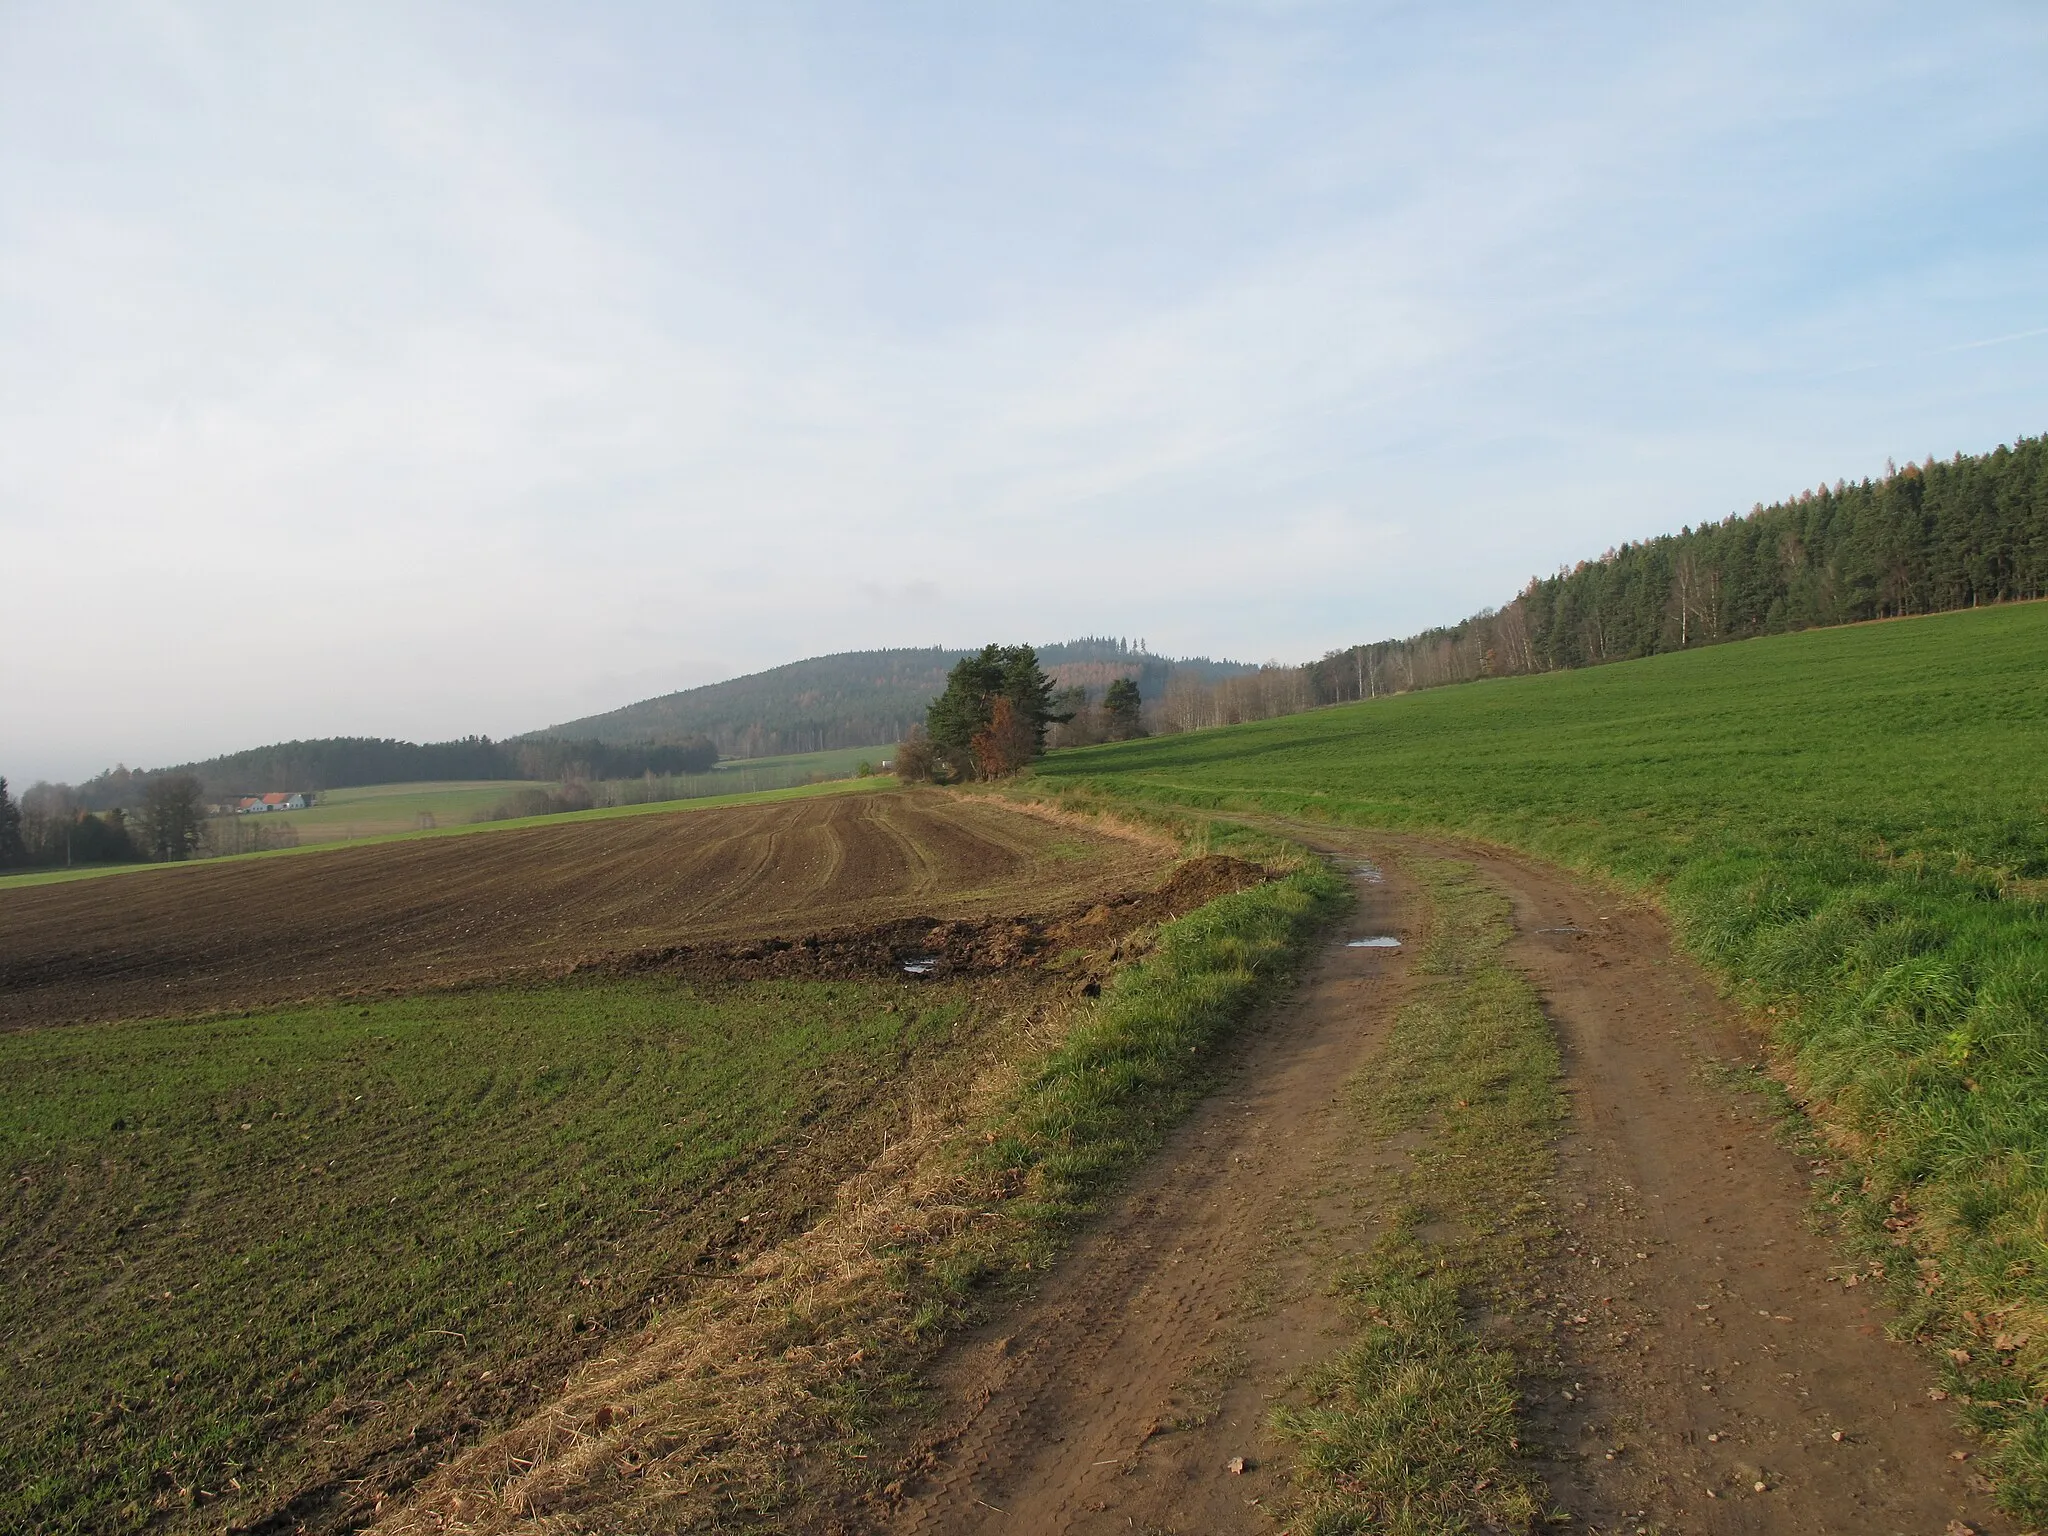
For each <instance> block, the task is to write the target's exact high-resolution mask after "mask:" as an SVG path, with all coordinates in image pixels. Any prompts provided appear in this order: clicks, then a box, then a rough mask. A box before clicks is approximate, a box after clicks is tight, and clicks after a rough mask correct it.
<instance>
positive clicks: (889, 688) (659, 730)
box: [534, 636, 1257, 757]
mask: <svg viewBox="0 0 2048 1536" xmlns="http://www.w3.org/2000/svg"><path fill="white" fill-rule="evenodd" d="M966 654H967V652H966V651H965V650H949V649H946V648H945V647H943V646H921V647H916V648H910V649H903V650H887V651H841V652H839V653H838V654H836V655H832V656H813V657H811V658H810V659H809V660H807V661H792V662H790V663H788V664H787V665H785V666H780V667H771V668H770V669H769V670H768V671H766V672H754V673H750V674H749V675H747V676H745V677H735V678H732V679H729V680H728V681H726V682H722V683H707V684H706V685H705V686H703V687H701V688H686V689H684V690H682V691H681V692H679V693H669V694H663V695H662V696H661V697H660V698H658V699H643V700H642V701H641V702H640V703H638V704H628V705H627V706H626V707H625V708H623V709H614V710H610V711H608V712H607V713H605V714H601V715H589V716H586V717H584V718H583V719H581V720H569V721H565V722H563V723H562V724H560V725H553V726H550V727H548V729H547V730H545V731H539V732H535V733H534V734H535V735H536V736H558V737H572V738H574V739H576V740H579V741H602V742H629V741H630V742H647V741H653V742H664V741H678V740H683V739H686V738H690V737H697V736H702V737H707V738H709V739H710V740H711V741H712V743H714V744H715V745H716V746H717V748H718V753H719V756H721V757H773V756H776V755H778V754H781V753H784V752H822V751H826V750H829V749H831V748H833V747H873V746H882V745H885V744H887V743H890V742H894V741H900V740H902V738H903V736H904V735H905V733H907V732H908V731H909V729H910V727H911V726H912V725H913V724H916V723H917V722H919V721H921V720H923V719H924V712H925V706H926V705H928V704H930V703H931V701H932V700H933V698H935V697H936V696H937V695H938V694H939V692H940V691H941V690H942V689H943V688H944V687H945V686H946V673H947V672H948V671H949V670H951V668H952V666H953V663H955V662H956V661H958V660H959V659H960V658H961V657H963V656H965V655H966ZM1038 658H1039V660H1040V661H1041V662H1042V663H1043V664H1044V666H1045V669H1046V671H1047V672H1049V673H1051V674H1052V676H1053V678H1054V680H1055V681H1057V682H1059V683H1061V684H1079V685H1081V686H1083V687H1085V688H1087V689H1088V690H1089V691H1090V692H1091V693H1094V694H1097V695H1099V694H1100V693H1101V692H1102V690H1103V689H1104V688H1106V687H1108V686H1109V684H1110V683H1111V682H1113V681H1114V680H1115V679H1117V678H1119V677H1135V678H1136V679H1137V680H1138V688H1139V690H1140V692H1142V693H1143V694H1144V695H1145V697H1146V698H1148V699H1152V698H1157V697H1159V696H1160V695H1161V694H1162V693H1164V692H1165V689H1166V680H1167V679H1168V678H1169V677H1170V676H1172V675H1174V674H1175V673H1183V674H1186V675H1189V676H1193V677H1196V678H1199V679H1200V680H1201V681H1203V682H1205V683H1207V682H1215V681H1217V680H1219V679H1221V678H1226V677H1236V676H1238V675H1239V674H1241V673H1246V672H1252V671H1255V670H1257V669H1256V668H1254V667H1250V666H1246V665H1245V664H1243V663H1241V662H1234V661H1211V660H1209V659H1208V658H1207V657H1205V656H1197V657H1189V658H1185V659H1180V660H1176V659H1174V658H1171V657H1166V656H1155V655H1153V654H1152V653H1151V652H1149V651H1147V650H1145V649H1144V647H1143V643H1142V642H1140V643H1139V644H1138V645H1133V644H1131V642H1129V641H1128V640H1116V639H1109V638H1103V637H1097V636H1089V637H1085V638H1083V639H1079V640H1068V641H1064V642H1062V643H1060V644H1058V645H1047V646H1041V647H1039V651H1038Z"/></svg>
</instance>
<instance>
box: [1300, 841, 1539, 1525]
mask: <svg viewBox="0 0 2048 1536" xmlns="http://www.w3.org/2000/svg"><path fill="white" fill-rule="evenodd" d="M1413 872H1414V873H1415V874H1416V876H1417V877H1418V880H1419V882H1420V884H1421V885H1422V887H1423V889H1424V890H1425V891H1426V892H1427V893H1428V896H1429V900H1430V907H1431V915H1430V921H1429V929H1428V935H1429V936H1428V939H1427V941H1426V943H1425V945H1424V947H1423V951H1422V954H1421V957H1420V971H1421V974H1422V977H1423V978H1424V979H1423V981H1422V983H1421V985H1420V986H1419V988H1418V990H1417V993H1416V995H1415V996H1414V997H1413V999H1412V1000H1411V1001H1410V1002H1409V1003H1408V1004H1407V1005H1406V1006H1405V1007H1404V1008H1403V1009H1402V1010H1401V1012H1400V1013H1399V1015H1398V1016H1397V1017H1396V1019H1395V1021H1394V1025H1393V1028H1392V1031H1391V1033H1390V1035H1389V1037H1388V1040H1387V1043H1386V1045H1385V1047H1384V1048H1383V1049H1382V1050H1381V1051H1380V1052H1379V1053H1377V1055H1376V1056H1375V1059H1374V1060H1373V1061H1372V1063H1371V1064H1370V1065H1369V1066H1368V1067H1367V1068H1366V1069H1365V1071H1364V1072H1363V1073H1362V1074H1361V1075H1360V1077H1359V1078H1358V1079H1357V1080H1356V1081H1355V1082H1354V1083H1353V1085H1352V1090H1351V1098H1352V1102H1353V1104H1354V1105H1355V1106H1356V1107H1357V1110H1358V1113H1359V1115H1360V1118H1361V1121H1362V1122H1363V1127H1364V1129H1365V1132H1366V1133H1367V1134H1369V1135H1371V1136H1372V1137H1374V1138H1375V1139H1378V1140H1380V1141H1386V1140H1389V1139H1391V1138H1393V1137H1396V1136H1404V1137H1406V1138H1408V1139H1409V1142H1410V1147H1409V1157H1410V1160H1409V1164H1408V1167H1407V1169H1406V1170H1405V1172H1404V1174H1403V1178H1402V1189H1401V1191H1400V1194H1399V1196H1398V1198H1397V1199H1396V1200H1395V1202H1394V1205H1393V1208H1392V1210H1391V1211H1390V1214H1389V1217H1388V1220H1387V1222H1386V1225H1385V1227H1384V1228H1383V1230H1382V1232H1381V1234H1380V1236H1379V1238H1378V1240H1377V1241H1376V1243H1375V1244H1374V1246H1373V1248H1372V1250H1371V1251H1370V1252H1369V1253H1368V1254H1366V1255H1365V1256H1364V1257H1363V1258H1361V1259H1359V1260H1357V1261H1355V1262H1354V1263H1352V1264H1350V1265H1348V1266H1347V1267H1345V1268H1344V1269H1343V1270H1342V1271H1341V1272H1340V1273H1339V1275H1338V1276H1337V1280H1336V1290H1337V1294H1338V1295H1339V1296H1340V1297H1341V1299H1342V1300H1343V1302H1344V1305H1345V1307H1346V1310H1347V1312H1348V1313H1349V1315H1350V1316H1351V1318H1352V1319H1353V1321H1354V1322H1355V1324H1356V1326H1357V1329H1358V1332H1357V1335H1356V1337H1355V1338H1354V1339H1353V1340H1352V1341H1351V1342H1350V1343H1349V1344H1348V1345H1346V1347H1345V1348H1344V1349H1343V1350H1341V1351H1340V1352H1339V1353H1338V1354H1337V1355H1336V1356H1335V1357H1334V1358H1332V1359H1330V1360H1328V1361H1326V1362H1324V1363H1323V1364H1322V1365H1320V1366H1318V1367H1316V1368H1315V1369H1314V1370H1312V1371H1311V1372H1310V1373H1309V1375H1308V1378H1307V1382H1306V1389H1307V1394H1308V1402H1307V1403H1306V1404H1305V1405H1303V1406H1291V1407H1287V1408H1283V1409H1281V1410H1279V1411H1277V1412H1276V1413H1275V1415H1274V1426H1275V1428H1276V1429H1277V1430H1278V1431H1279V1432H1280V1433H1281V1435H1282V1436H1283V1437H1284V1438H1286V1439H1287V1440H1289V1441H1290V1442H1292V1444H1293V1446H1294V1448H1295V1452H1296V1457H1297V1462H1296V1469H1297V1471H1296V1495H1297V1501H1298V1507H1297V1508H1296V1510H1295V1511H1294V1512H1293V1513H1294V1514H1295V1515H1296V1516H1297V1518H1298V1521H1299V1523H1298V1524H1297V1525H1296V1526H1295V1529H1297V1530H1300V1531H1303V1532H1310V1533H1315V1536H1340V1533H1343V1536H1348V1533H1353V1532H1368V1531H1369V1532H1376V1533H1377V1532H1385V1533H1391V1536H1438V1533H1451V1532H1464V1531H1470V1530H1474V1529H1484V1530H1520V1529H1527V1528H1528V1527H1529V1526H1531V1525H1532V1524H1534V1523H1535V1521H1536V1520H1537V1518H1538V1516H1539V1514H1540V1513H1541V1504H1542V1492H1543V1488H1542V1484H1541V1483H1540V1482H1539V1481H1538V1480H1537V1479H1536V1478H1535V1477H1533V1476H1532V1475H1531V1474H1530V1473H1529V1472H1528V1471H1527V1470H1526V1468H1525V1467H1524V1466H1522V1465H1521V1460H1522V1458H1521V1456H1520V1455H1519V1449H1520V1447H1519V1435H1518V1431H1517V1404H1518V1401H1519V1397H1520V1378H1521V1376H1522V1374H1523V1365H1522V1363H1521V1362H1520V1361H1519V1360H1518V1352H1517V1349H1516V1347H1515V1346H1516V1343H1517V1341H1518V1339H1519V1336H1520V1335H1521V1333H1522V1332H1523V1331H1525V1329H1526V1328H1527V1327H1528V1326H1530V1325H1529V1324H1527V1322H1526V1320H1525V1318H1524V1316H1523V1303H1522V1301H1521V1299H1520V1298H1521V1297H1522V1296H1523V1295H1524V1294H1526V1293H1527V1292H1528V1291H1529V1290H1530V1289H1531V1288H1532V1286H1533V1281H1532V1279H1531V1277H1532V1276H1533V1275H1534V1272H1535V1265H1536V1263H1537V1260H1538V1259H1539V1258H1540V1256H1541V1255H1542V1253H1543V1252H1544V1251H1545V1250H1546V1248H1547V1246H1548V1245H1549V1244H1550V1242H1551V1241H1552V1240H1553V1236H1554V1229H1553V1228H1552V1226H1551V1223H1550V1221H1549V1218H1548V1215H1547V1206H1546V1203H1545V1199H1544V1195H1543V1185H1544V1184H1545V1182H1546V1181H1547V1180H1548V1179H1549V1177H1550V1176H1551V1174H1552V1171H1553V1165H1554V1161H1555V1158H1554V1153H1553V1150H1552V1148H1553V1143H1554V1141H1555V1138H1556V1135H1557V1133H1558V1131H1559V1129H1560V1127H1561V1126H1562V1124H1563V1121H1564V1116H1565V1105H1564V1101H1563V1096H1562V1094H1561V1092H1560V1090H1559V1086H1558V1078H1559V1070H1560V1068H1559V1061H1558V1055H1557V1046H1556V1042H1555V1041H1554V1040H1553V1038H1552V1036H1551V1032H1550V1028H1549V1025H1548V1023H1547V1022H1546V1021H1545V1020H1544V1018H1543V1013H1542V1009H1541V1007H1540V1006H1539V1004H1538V1002H1537V998H1536V994H1535V991H1534V989H1533V988H1532V987H1531V986H1530V985H1529V983H1528V982H1527V981H1526V980H1525V979H1523V978H1522V977H1521V976H1520V975H1519V974H1517V973H1516V972H1514V971H1512V970H1511V969H1509V968H1508V967H1507V966H1505V965H1504V964H1503V963H1502V962H1501V959H1500V951H1501V949H1502V947H1503V946H1504V945H1505V944H1506V943H1507V941H1508V939H1509V938H1510V936H1511V935H1512V932H1513V929H1512V925H1511V922H1510V915H1509V908H1508V903H1507V901H1506V899H1505V898H1504V897H1502V896H1501V895H1500V894H1499V893H1498V892H1496V891H1494V890H1492V889H1491V888H1490V887H1488V886H1486V885H1485V884H1483V883H1482V882H1481V881H1480V880H1479V878H1478V877H1477V876H1476V875H1475V874H1474V873H1473V872H1472V870H1471V869H1470V867H1469V866H1467V865H1463V864H1459V863H1455V862H1451V861H1444V860H1422V861H1416V863H1415V864H1414V865H1413ZM1533 1348H1534V1346H1533V1344H1532V1346H1531V1349H1532V1353H1533Z"/></svg>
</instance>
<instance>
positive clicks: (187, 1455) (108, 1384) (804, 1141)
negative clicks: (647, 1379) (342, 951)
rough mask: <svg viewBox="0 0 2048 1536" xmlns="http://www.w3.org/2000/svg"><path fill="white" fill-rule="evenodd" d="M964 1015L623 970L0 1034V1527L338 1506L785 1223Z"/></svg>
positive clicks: (856, 991)
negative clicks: (0, 1282) (606, 977)
mask: <svg viewBox="0 0 2048 1536" xmlns="http://www.w3.org/2000/svg"><path fill="white" fill-rule="evenodd" d="M989 1017H990V1014H989V1010H988V1009H987V1008H984V1007H983V1006H982V1005H980V1004H978V1003H977V1002H976V1001H975V999H974V997H973V996H972V995H971V994H970V993H969V992H968V991H967V990H966V989H965V988H964V987H961V986H954V985H952V984H932V985H924V986H916V985H907V984H895V983H887V982H883V983H829V984H828V983H798V982H777V983H770V982H762V983H748V984H737V985H728V986H723V987H705V986H692V985H687V984H684V983H680V982H673V981H666V980H646V981H638V982H631V983H618V982H613V983H609V984H602V985H598V984H593V985H574V984H564V985H559V986H554V987H550V988H544V989H537V990H528V991H507V990H490V991H478V992H469V993H460V994H453V995H447V994H443V995H437V996H431V997H422V998H412V999H401V1000H395V1001H380V1002H376V1003H372V1004H370V1005H368V1006H361V1005H346V1006H343V1005H333V1006H322V1007H308V1008H299V1009H291V1010H286V1011H281V1012H276V1013H265V1014H258V1015H253V1016H245V1017H231V1018H216V1019H208V1020H199V1021H181V1022H156V1023H123V1024H116V1025H91V1026H78V1027H73V1028H65V1029H55V1030H44V1031H34V1032H26V1033H18V1034H13V1035H6V1036H0V1169H4V1172H5V1177H6V1179H7V1187H8V1194H7V1197H6V1200H7V1203H6V1207H5V1218H4V1221H0V1234H4V1244H0V1259H4V1263H5V1268H6V1280H7V1283H6V1285H5V1287H0V1336H4V1338H5V1339H6V1341H7V1342H6V1349H5V1354H4V1356H0V1528H4V1529H7V1530H20V1531H28V1530H35V1531H41V1532H66V1531H106V1532H114V1531H129V1530H134V1529H136V1528H138V1527H139V1526H141V1525H143V1524H145V1523H148V1522H150V1521H151V1520H153V1519H154V1520H160V1519H168V1520H170V1522H171V1523H172V1524H174V1525H177V1526H179V1527H181V1528H182V1527H185V1526H188V1525H189V1526H191V1527H193V1528H201V1527H203V1528H207V1529H213V1530H218V1529H220V1528H221V1526H222V1525H223V1524H224V1523H225V1522H228V1521H231V1520H234V1519H236V1518H238V1517H247V1516H249V1515H251V1514H254V1513H261V1512H267V1511H270V1510H274V1509H276V1508H278V1507H279V1506H280V1505H282V1504H285V1503H288V1502H290V1501H291V1499H292V1498H293V1497H294V1496H301V1497H303V1500H304V1502H303V1503H302V1504H301V1506H300V1510H301V1512H302V1513H304V1514H306V1515H308V1516H313V1515H315V1514H319V1515H323V1516H325V1517H326V1518H325V1519H324V1520H322V1521H321V1522H320V1523H323V1524H324V1523H330V1522H331V1521H332V1520H333V1518H334V1517H335V1516H336V1515H337V1514H345V1512H346V1511H347V1510H350V1509H353V1510H355V1511H356V1512H357V1513H358V1514H361V1513H364V1512H366V1511H367V1509H368V1507H369V1503H370V1501H371V1499H372V1498H373V1496H374V1494H375V1492H376V1490H377V1487H378V1486H379V1485H380V1484H388V1482H389V1481H390V1480H392V1479H397V1478H403V1477H405V1476H406V1475H407V1474H417V1473H418V1472H419V1471H420V1470H421V1469H422V1468H423V1467H424V1466H428V1465H431V1464H433V1462H434V1461H436V1460H438V1459H440V1457H441V1456H443V1455H445V1454H446V1451H447V1449H448V1448H449V1447H450V1446H452V1445H456V1444H460V1443H467V1442H468V1441H471V1440H473V1439H474V1438H475V1437H476V1435H477V1434H478V1433H479V1432H481V1431H483V1430H486V1429H488V1428H490V1427H492V1426H494V1425H498V1424H502V1423H504V1422H506V1421H507V1420H508V1419H509V1418H511V1417H512V1416H513V1415H514V1414H516V1413H517V1412H518V1411H519V1410H520V1409H522V1408H524V1407H527V1406H530V1405H531V1403H532V1402H533V1401H535V1400H536V1399H537V1398H538V1397H541V1396H544V1395H546V1394H548V1393H550V1392H552V1391H554V1390H558V1389H559V1387H560V1383H561V1380H562V1376H563V1373H564V1372H565V1371H566V1370H568V1369H569V1368H570V1367H571V1366H573V1365H574V1364H575V1363H576V1362H577V1361H579V1360H581V1359H583V1358H585V1357H586V1356H587V1355H589V1354H590V1353H591V1352H592V1351H593V1350H596V1349H599V1348H600V1347H601V1346H602V1345H603V1343H604V1341H605V1340H606V1339H607V1338H608V1337H610V1336H612V1335H613V1334H614V1333H616V1332H617V1331H618V1330H621V1329H630V1328H633V1327H635V1326H638V1325H640V1324H641V1323H643V1322H644V1321H645V1319H646V1316H647V1313H648V1312H649V1310H650V1309H651V1308H653V1307H656V1306H659V1305H661V1304H662V1303H663V1301H664V1299H665V1298H670V1297H676V1296H680V1295H682V1294H684V1293H685V1292H687V1291H688V1290H689V1289H690V1287H691V1285H692V1284H693V1279H692V1277H694V1276H696V1275H699V1274H704V1273H710V1274H717V1273H720V1272H729V1271H730V1270H731V1268H732V1267H733V1264H734V1262H735V1259H736V1258H737V1257H739V1256H740V1255H743V1254H746V1253H749V1252H751V1251H753V1250H755V1249H757V1248H759V1247H761V1246H763V1245H764V1244H766V1243H768V1242H771V1241H773V1240H775V1239H776V1238H779V1237H780V1236H782V1235H784V1234H786V1233H787V1232H788V1231H790V1230H791V1229H792V1228H793V1227H795V1226H797V1225H800V1224H801V1223H802V1222H803V1221H804V1219H805V1218H806V1217H807V1216H808V1215H810V1214H812V1213H813V1212H814V1210H815V1208H816V1204H817V1202H818V1201H820V1200H829V1198H830V1192H831V1188H832V1186H833V1184H834V1183H835V1182H836V1179H837V1177H839V1176H840V1175H841V1174H843V1172H844V1171H845V1170H844V1169H843V1168H841V1167H839V1166H837V1164H836V1163H835V1161H834V1159H835V1158H848V1157H850V1158H852V1159H853V1160H854V1161H855V1162H856V1163H858V1162H860V1161H864V1160H865V1158H866V1157H867V1156H868V1155H869V1154H870V1153H871V1151H872V1149H873V1147H874V1146H875V1145H876V1144H877V1143H878V1140H879V1139H880V1138H881V1137H883V1136H884V1135H886V1134H888V1133H889V1132H890V1130H891V1129H892V1128H895V1127H897V1126H898V1114H897V1107H896V1103H895V1098H896V1094H897V1092H898V1090H899V1087H900V1086H901V1085H903V1084H905V1083H907V1082H908V1081H910V1079H911V1078H913V1077H915V1078H918V1079H921V1080H924V1081H926V1082H930V1081H942V1080H945V1078H946V1076H947V1067H946V1064H947V1063H949V1062H951V1061H953V1060H955V1059H956V1058H957V1057H958V1055H959V1053H960V1052H962V1051H963V1050H966V1049H968V1048H969V1047H970V1046H971V1045H972V1044H973V1042H974V1040H975V1037H976V1036H977V1035H978V1034H981V1033H983V1032H984V1030H985V1027H986V1026H987V1024H988V1020H989ZM925 1091H926V1092H929V1090H928V1089H926V1090H925ZM899 1133H900V1131H899ZM352 1479H368V1480H369V1481H368V1482H366V1483H364V1484H361V1485H360V1486H347V1485H346V1480H352ZM366 1490H367V1492H366ZM349 1528H351V1529H352V1528H353V1526H352V1525H351V1526H350V1527H349Z"/></svg>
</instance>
